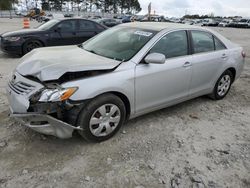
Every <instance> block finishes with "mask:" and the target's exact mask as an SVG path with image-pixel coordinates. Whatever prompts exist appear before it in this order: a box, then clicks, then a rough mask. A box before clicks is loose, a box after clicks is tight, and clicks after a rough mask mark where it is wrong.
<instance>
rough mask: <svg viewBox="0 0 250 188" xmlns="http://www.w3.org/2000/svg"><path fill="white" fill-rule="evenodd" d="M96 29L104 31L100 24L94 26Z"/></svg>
mask: <svg viewBox="0 0 250 188" xmlns="http://www.w3.org/2000/svg"><path fill="white" fill-rule="evenodd" d="M95 26H96V28H97V29H99V30H104V27H102V26H101V25H100V24H95Z"/></svg>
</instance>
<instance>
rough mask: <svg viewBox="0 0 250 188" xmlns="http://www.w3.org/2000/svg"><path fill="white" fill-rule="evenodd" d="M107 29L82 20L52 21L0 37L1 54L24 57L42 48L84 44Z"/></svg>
mask: <svg viewBox="0 0 250 188" xmlns="http://www.w3.org/2000/svg"><path fill="white" fill-rule="evenodd" d="M105 29H107V27H105V26H103V25H101V24H99V23H96V22H94V21H91V20H87V19H82V18H72V19H53V20H50V21H48V22H46V23H44V24H42V25H40V26H39V27H37V28H34V29H23V30H19V31H13V32H7V33H4V34H2V35H0V41H1V42H0V45H1V50H2V51H3V52H6V53H9V54H17V55H24V54H26V53H28V52H30V51H31V50H33V49H35V48H40V47H44V46H63V45H75V44H80V43H83V42H85V41H86V40H88V39H90V38H92V37H93V36H95V35H96V34H98V33H100V32H102V31H104V30H105Z"/></svg>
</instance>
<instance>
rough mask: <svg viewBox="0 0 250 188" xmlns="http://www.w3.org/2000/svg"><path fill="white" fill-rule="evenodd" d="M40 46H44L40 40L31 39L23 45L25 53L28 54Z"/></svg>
mask: <svg viewBox="0 0 250 188" xmlns="http://www.w3.org/2000/svg"><path fill="white" fill-rule="evenodd" d="M40 47H43V44H42V43H41V42H40V41H39V40H29V41H27V42H25V43H24V45H23V54H27V53H29V52H31V51H32V50H33V49H35V48H40Z"/></svg>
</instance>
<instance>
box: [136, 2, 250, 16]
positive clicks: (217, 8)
mask: <svg viewBox="0 0 250 188" xmlns="http://www.w3.org/2000/svg"><path fill="white" fill-rule="evenodd" d="M139 2H140V4H141V7H142V11H141V12H140V14H146V13H147V11H148V4H149V3H150V2H152V11H154V10H155V11H156V14H162V15H165V16H167V17H182V16H183V15H185V13H186V14H200V15H202V14H211V13H213V14H214V15H215V16H236V15H237V16H243V17H250V0H155V1H153V0H139Z"/></svg>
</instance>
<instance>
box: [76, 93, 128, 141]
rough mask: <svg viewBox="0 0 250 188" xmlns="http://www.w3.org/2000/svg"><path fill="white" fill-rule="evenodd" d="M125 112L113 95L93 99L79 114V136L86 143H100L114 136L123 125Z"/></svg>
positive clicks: (120, 102)
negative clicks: (80, 129)
mask: <svg viewBox="0 0 250 188" xmlns="http://www.w3.org/2000/svg"><path fill="white" fill-rule="evenodd" d="M125 117H126V110H125V105H124V103H123V101H122V100H121V99H120V98H119V97H117V96H116V95H113V94H104V95H100V96H98V97H96V98H94V99H93V100H92V101H90V102H89V103H88V104H87V106H85V107H84V109H83V110H82V111H81V112H80V114H79V118H78V122H77V124H78V126H80V127H81V128H82V129H83V130H82V131H79V133H80V135H81V136H82V137H83V138H85V139H86V140H87V141H92V142H101V141H104V140H107V139H109V138H111V137H112V136H114V135H115V134H116V133H117V132H118V130H119V129H120V127H121V126H122V125H123V123H124V121H125Z"/></svg>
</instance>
